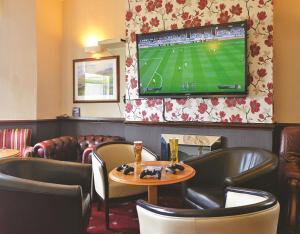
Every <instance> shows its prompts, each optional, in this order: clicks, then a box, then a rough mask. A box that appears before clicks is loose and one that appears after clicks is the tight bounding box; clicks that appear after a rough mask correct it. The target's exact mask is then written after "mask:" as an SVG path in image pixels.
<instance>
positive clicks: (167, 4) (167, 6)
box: [165, 2, 173, 14]
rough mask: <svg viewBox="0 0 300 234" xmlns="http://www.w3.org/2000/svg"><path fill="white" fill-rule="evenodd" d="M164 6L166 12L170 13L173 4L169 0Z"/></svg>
mask: <svg viewBox="0 0 300 234" xmlns="http://www.w3.org/2000/svg"><path fill="white" fill-rule="evenodd" d="M165 8H166V13H167V14H170V13H171V12H172V11H173V4H172V3H170V2H167V3H166V5H165Z"/></svg>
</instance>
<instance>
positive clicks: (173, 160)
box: [169, 138, 178, 164]
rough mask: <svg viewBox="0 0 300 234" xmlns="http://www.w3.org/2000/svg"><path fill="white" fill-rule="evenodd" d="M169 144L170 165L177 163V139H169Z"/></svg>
mask: <svg viewBox="0 0 300 234" xmlns="http://www.w3.org/2000/svg"><path fill="white" fill-rule="evenodd" d="M169 144H170V159H171V163H172V164H175V163H178V138H170V140H169Z"/></svg>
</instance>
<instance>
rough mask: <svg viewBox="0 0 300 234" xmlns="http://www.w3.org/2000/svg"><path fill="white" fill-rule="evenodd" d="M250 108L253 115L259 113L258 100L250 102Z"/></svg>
mask: <svg viewBox="0 0 300 234" xmlns="http://www.w3.org/2000/svg"><path fill="white" fill-rule="evenodd" d="M250 108H251V112H252V113H256V112H259V108H260V104H259V103H258V102H257V101H256V100H252V101H251V102H250Z"/></svg>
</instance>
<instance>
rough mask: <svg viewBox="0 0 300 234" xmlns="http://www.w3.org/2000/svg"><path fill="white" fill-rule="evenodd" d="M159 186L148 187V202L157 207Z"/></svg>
mask: <svg viewBox="0 0 300 234" xmlns="http://www.w3.org/2000/svg"><path fill="white" fill-rule="evenodd" d="M157 199H158V198H157V186H156V185H148V202H149V203H150V204H153V205H157Z"/></svg>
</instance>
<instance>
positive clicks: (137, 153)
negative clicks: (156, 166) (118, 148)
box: [133, 141, 143, 163]
mask: <svg viewBox="0 0 300 234" xmlns="http://www.w3.org/2000/svg"><path fill="white" fill-rule="evenodd" d="M133 148H134V157H135V162H136V163H141V161H142V150H143V142H142V141H134V142H133Z"/></svg>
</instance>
